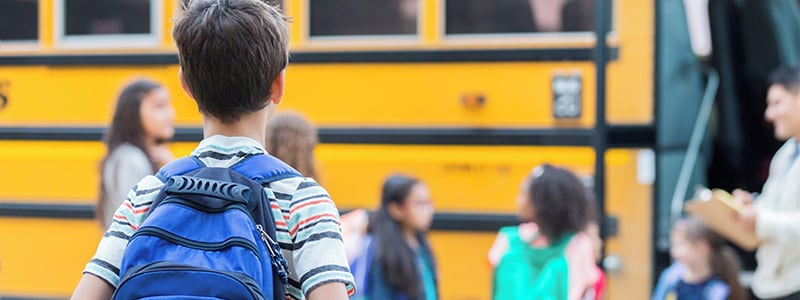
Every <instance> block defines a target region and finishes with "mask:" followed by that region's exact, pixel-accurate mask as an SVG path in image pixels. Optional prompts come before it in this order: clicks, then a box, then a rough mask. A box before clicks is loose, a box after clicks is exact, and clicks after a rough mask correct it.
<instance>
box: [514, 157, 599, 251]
mask: <svg viewBox="0 0 800 300" xmlns="http://www.w3.org/2000/svg"><path fill="white" fill-rule="evenodd" d="M528 197H529V200H530V201H531V204H532V205H533V207H534V211H535V213H534V222H536V225H538V226H539V230H540V231H541V232H542V234H544V235H545V236H546V237H547V238H549V239H550V240H551V241H554V242H555V240H558V239H561V238H563V237H564V236H565V235H567V234H570V233H576V232H578V231H581V230H583V229H584V228H585V227H586V224H587V223H588V221H589V219H588V218H589V212H588V211H589V207H588V206H589V195H588V191H587V190H586V187H584V185H583V183H582V182H581V181H580V180H579V179H578V177H576V176H575V175H574V174H572V172H570V171H567V170H566V169H562V168H557V167H554V166H551V165H549V164H544V165H541V166H539V167H537V168H536V169H534V171H533V174H532V175H531V179H530V182H529V183H528Z"/></svg>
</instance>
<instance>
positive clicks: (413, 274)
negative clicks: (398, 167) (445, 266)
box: [351, 175, 438, 300]
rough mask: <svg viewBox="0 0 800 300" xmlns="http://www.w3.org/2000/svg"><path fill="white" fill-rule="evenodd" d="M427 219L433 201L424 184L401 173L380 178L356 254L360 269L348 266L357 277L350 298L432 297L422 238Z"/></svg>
mask: <svg viewBox="0 0 800 300" xmlns="http://www.w3.org/2000/svg"><path fill="white" fill-rule="evenodd" d="M432 220H433V204H432V202H431V197H430V192H429V191H428V188H427V187H426V186H425V184H423V183H422V182H420V181H419V180H417V179H415V178H411V177H408V176H405V175H392V176H389V177H388V178H387V179H386V181H385V182H384V184H383V190H382V193H381V206H380V208H379V209H378V211H377V212H375V215H374V217H373V219H372V220H371V222H370V228H369V235H368V237H367V238H366V239H367V242H366V248H367V250H366V253H365V254H364V255H363V256H362V257H361V258H362V259H364V260H365V261H366V262H367V264H366V265H362V266H363V267H364V269H366V270H365V271H360V270H359V267H356V268H355V269H354V273H356V277H357V278H356V280H357V281H361V282H360V284H361V285H359V286H358V287H357V292H358V295H356V297H355V298H356V299H368V300H384V299H385V300H400V299H408V300H436V299H437V298H438V287H437V278H436V263H435V259H434V257H433V252H432V251H431V248H430V245H429V244H428V240H427V239H426V237H425V235H426V233H427V231H428V229H429V228H430V226H431V222H432ZM351 266H352V265H351ZM358 277H362V278H360V279H359V278H358Z"/></svg>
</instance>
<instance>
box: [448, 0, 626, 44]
mask: <svg viewBox="0 0 800 300" xmlns="http://www.w3.org/2000/svg"><path fill="white" fill-rule="evenodd" d="M447 1H458V0H438V5H439V11H440V15H439V17H438V18H437V22H436V27H437V28H436V30H437V32H439V36H440V41H441V43H442V44H445V45H472V46H476V45H480V44H486V43H487V42H489V43H493V44H500V45H505V46H514V45H523V44H525V45H527V44H533V45H551V44H552V45H570V46H582V47H592V46H594V44H595V42H596V38H595V35H594V31H592V30H589V31H568V32H514V33H508V32H501V33H452V34H448V33H447ZM611 1H612V10H611V15H612V16H611V17H612V20H611V28H610V29H609V31H608V38H607V42H612V43H613V42H614V41H618V34H617V30H618V28H619V25H620V24H619V21H620V19H619V8H620V3H619V2H620V0H611Z"/></svg>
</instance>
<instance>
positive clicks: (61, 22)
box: [53, 0, 170, 49]
mask: <svg viewBox="0 0 800 300" xmlns="http://www.w3.org/2000/svg"><path fill="white" fill-rule="evenodd" d="M65 1H69V0H53V7H54V10H53V36H54V37H55V43H54V44H55V46H56V47H59V48H66V49H87V48H90V49H114V48H125V49H130V48H156V47H158V46H159V45H160V42H161V38H162V36H163V34H164V33H163V29H162V27H163V26H161V25H162V24H163V22H164V20H163V19H164V7H163V5H164V1H170V0H149V1H150V33H147V34H138V33H137V34H90V35H67V34H66V32H65V31H66V17H67V16H66V15H65V13H66V11H65V9H64V8H65V3H64V2H65Z"/></svg>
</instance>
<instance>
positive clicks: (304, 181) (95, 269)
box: [84, 135, 355, 299]
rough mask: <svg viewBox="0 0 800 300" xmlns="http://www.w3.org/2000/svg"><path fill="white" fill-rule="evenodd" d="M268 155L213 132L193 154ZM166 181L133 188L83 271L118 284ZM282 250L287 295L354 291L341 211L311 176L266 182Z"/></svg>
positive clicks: (231, 158) (217, 160)
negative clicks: (329, 286)
mask: <svg viewBox="0 0 800 300" xmlns="http://www.w3.org/2000/svg"><path fill="white" fill-rule="evenodd" d="M261 153H266V151H265V150H264V148H263V147H262V146H261V144H259V143H258V142H256V141H255V140H252V139H249V138H245V137H226V136H220V135H215V136H212V137H209V138H206V139H204V140H203V141H202V142H200V145H199V146H198V147H197V149H195V150H194V151H193V152H192V154H191V155H192V156H194V157H197V158H199V159H200V160H201V161H202V162H203V163H204V164H205V165H206V166H208V167H226V168H227V167H231V166H233V165H234V164H236V163H237V162H239V161H241V160H242V159H244V158H246V157H249V156H251V155H255V154H261ZM162 186H164V183H163V182H161V181H160V180H159V179H158V178H156V177H155V176H147V177H145V178H143V179H142V180H141V181H139V183H138V184H137V185H136V186H135V187H133V189H132V190H131V191H130V192H129V193H128V196H127V199H125V201H124V202H123V203H122V205H121V206H120V207H119V208H118V209H117V210H116V212H115V213H114V218H113V223H112V224H111V226H110V227H109V228H108V231H106V233H105V234H104V235H103V238H102V240H101V241H100V244H99V245H98V247H97V252H96V253H95V255H94V257H93V258H92V260H91V261H90V262H89V263H88V264H86V269H84V272H85V273H91V274H93V275H95V276H98V277H100V278H102V279H103V280H105V281H107V282H108V283H110V284H111V285H112V286H114V287H116V286H117V285H118V284H119V277H120V274H119V267H120V262H121V261H122V253H123V252H125V247H127V244H128V240H129V239H130V237H131V235H132V234H133V232H134V231H136V229H137V228H138V227H139V226H140V225H141V224H142V222H143V221H144V217H145V215H146V214H147V211H148V210H149V209H150V205H151V204H152V203H153V200H154V199H155V198H156V196H157V195H158V192H159V190H160V189H161V187H162ZM264 192H265V193H266V194H267V196H268V197H269V202H270V205H271V208H272V214H273V216H274V218H275V228H276V231H277V232H276V234H277V238H278V243H279V244H280V246H281V252H282V254H283V256H284V257H285V258H286V260H287V261H288V263H289V270H290V275H289V287H288V289H287V290H286V298H287V299H305V296H304V295H306V294H308V292H309V291H311V290H312V289H314V288H315V287H318V286H320V285H322V284H326V283H332V282H342V283H344V284H345V285H346V287H347V293H348V295H352V294H353V293H354V291H355V289H354V285H353V276H352V274H351V273H350V269H349V267H348V264H347V258H346V256H345V252H344V244H343V243H342V236H341V232H340V229H339V212H338V210H337V209H336V206H335V204H334V203H333V201H332V200H331V198H330V196H328V192H327V191H326V190H325V189H324V188H323V187H321V186H320V185H319V184H317V183H316V182H315V181H314V180H313V179H311V178H302V177H295V178H288V179H283V180H279V181H275V182H272V183H270V184H267V185H266V186H265V187H264Z"/></svg>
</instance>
